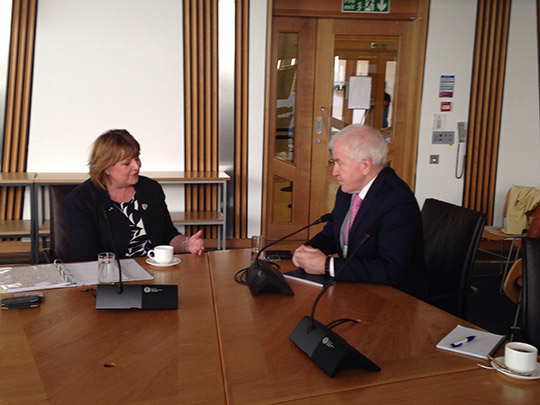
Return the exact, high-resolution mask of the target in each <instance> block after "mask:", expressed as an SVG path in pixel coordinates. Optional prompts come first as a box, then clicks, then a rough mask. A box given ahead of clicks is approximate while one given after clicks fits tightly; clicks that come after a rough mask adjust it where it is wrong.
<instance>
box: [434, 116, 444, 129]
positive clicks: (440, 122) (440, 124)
mask: <svg viewBox="0 0 540 405" xmlns="http://www.w3.org/2000/svg"><path fill="white" fill-rule="evenodd" d="M445 126H446V115H444V114H433V130H434V131H438V130H441V129H444V127H445Z"/></svg>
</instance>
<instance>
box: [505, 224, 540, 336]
mask: <svg viewBox="0 0 540 405" xmlns="http://www.w3.org/2000/svg"><path fill="white" fill-rule="evenodd" d="M526 236H527V237H529V238H540V214H537V213H535V215H534V216H533V219H532V221H531V225H530V226H529V230H528V231H527V234H526ZM522 241H523V239H518V240H516V247H517V248H518V249H521V247H522ZM522 275H523V259H521V258H520V259H517V260H516V261H515V262H514V264H513V265H512V267H511V268H510V270H509V271H508V274H507V276H506V277H505V279H504V284H503V292H504V294H505V295H506V296H507V297H508V298H509V299H510V301H512V302H513V303H515V304H517V309H516V314H515V316H514V323H513V324H512V327H511V330H512V335H513V334H514V332H515V331H517V330H519V329H520V328H519V325H518V324H519V313H520V309H521V290H522V287H523V277H522Z"/></svg>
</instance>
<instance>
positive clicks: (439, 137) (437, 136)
mask: <svg viewBox="0 0 540 405" xmlns="http://www.w3.org/2000/svg"><path fill="white" fill-rule="evenodd" d="M454 137H455V131H433V136H432V138H431V143H432V144H445V145H453V144H454Z"/></svg>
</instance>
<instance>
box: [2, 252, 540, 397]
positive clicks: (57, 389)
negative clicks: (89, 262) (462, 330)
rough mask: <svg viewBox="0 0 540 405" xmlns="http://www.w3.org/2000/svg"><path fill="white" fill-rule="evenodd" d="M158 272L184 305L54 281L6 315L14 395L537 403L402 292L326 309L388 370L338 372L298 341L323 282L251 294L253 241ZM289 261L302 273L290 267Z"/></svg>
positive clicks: (6, 380) (345, 294) (7, 368)
mask: <svg viewBox="0 0 540 405" xmlns="http://www.w3.org/2000/svg"><path fill="white" fill-rule="evenodd" d="M181 258H182V262H181V263H180V264H179V265H177V266H174V267H172V268H163V269H160V268H154V267H151V266H148V265H146V263H145V262H144V260H143V259H138V260H140V263H141V265H143V266H144V267H145V268H147V269H148V271H150V272H151V273H152V274H153V275H154V277H155V279H154V282H155V283H164V284H165V283H177V284H178V286H179V309H178V310H177V311H136V310H134V311H98V310H95V301H94V298H93V296H92V295H91V294H89V293H87V292H81V290H82V288H80V287H77V288H64V289H57V290H46V291H44V295H45V296H46V300H45V302H44V303H43V304H42V306H41V307H40V308H35V309H25V310H3V311H0V349H1V353H2V361H0V403H43V402H50V403H67V402H71V403H72V402H77V403H86V402H87V403H117V402H121V403H132V402H141V403H145V402H152V403H211V404H219V403H249V404H263V403H264V404H270V403H278V402H279V403H294V404H304V403H305V404H307V403H309V404H323V403H324V404H328V403H336V402H338V403H339V402H343V403H358V402H367V401H371V400H373V401H377V403H387V402H396V403H407V402H409V403H427V402H433V401H437V402H440V403H449V402H452V403H455V402H457V401H460V402H464V403H477V402H489V403H511V402H517V401H519V402H520V403H523V404H525V403H535V402H536V403H537V400H538V398H540V384H539V382H538V380H535V381H522V380H515V379H512V378H509V377H506V376H504V375H502V374H500V373H498V372H496V371H494V370H484V369H481V368H479V367H478V366H477V365H476V363H477V362H478V361H477V360H475V359H471V358H467V357H461V356H457V355H455V354H451V353H447V352H444V351H440V350H437V349H436V348H435V344H436V343H437V342H438V341H439V340H440V339H441V338H442V337H443V336H444V335H446V334H447V333H448V332H449V331H450V330H451V329H452V328H453V327H454V326H455V325H456V324H458V323H460V324H462V325H466V326H471V325H470V324H468V323H467V322H465V321H463V320H460V319H458V318H456V317H453V316H451V315H449V314H447V313H445V312H443V311H440V310H439V309H437V308H434V307H432V306H430V305H428V304H426V303H423V302H421V301H418V300H416V299H414V298H412V297H410V296H408V295H406V294H404V293H402V292H400V291H397V290H395V289H393V288H391V287H385V286H376V285H363V284H349V283H342V284H337V285H334V286H333V287H331V288H330V289H329V291H328V292H327V294H326V295H325V296H324V297H323V298H322V299H321V301H320V302H319V305H318V306H317V311H316V313H315V317H316V318H317V319H318V320H319V321H321V322H323V323H327V322H329V321H331V320H334V319H337V318H341V317H350V318H357V319H360V320H362V322H361V323H359V324H344V325H341V326H338V327H337V328H335V329H334V330H335V331H336V332H337V333H339V334H340V335H341V336H342V337H344V338H345V339H347V341H348V342H349V343H350V344H352V345H353V346H354V347H355V348H357V349H358V350H359V351H360V352H362V353H363V354H364V355H365V356H367V357H368V358H369V359H371V360H372V361H374V362H375V363H377V364H378V365H379V366H380V367H381V369H382V370H381V371H380V372H368V371H365V370H362V369H345V370H342V371H340V372H339V373H338V374H337V375H336V377H335V378H329V377H328V376H327V375H326V374H325V373H324V372H323V371H322V370H321V369H319V368H318V367H317V366H316V365H315V364H314V363H313V362H312V361H311V360H310V359H309V358H308V357H307V356H306V355H304V353H302V352H301V351H300V350H299V349H298V348H297V347H296V346H294V344H293V343H291V342H290V341H289V334H290V333H291V331H292V330H293V328H294V327H295V325H296V324H297V323H298V321H299V320H300V319H301V317H303V316H304V315H307V314H309V313H310V311H311V306H312V304H313V301H314V299H315V297H316V296H317V294H318V293H319V291H320V289H319V288H318V287H313V286H310V285H306V284H302V283H296V282H292V281H291V282H290V285H291V287H292V288H293V290H294V292H295V295H294V296H285V295H278V294H262V295H259V296H257V297H253V296H251V293H250V291H249V288H248V287H247V286H244V285H240V284H238V283H236V282H235V281H234V273H235V272H236V271H237V270H239V269H241V268H243V267H246V266H248V265H249V262H250V252H249V250H229V251H216V252H210V253H208V254H204V255H203V256H201V257H195V256H192V255H182V256H181ZM281 264H282V269H287V268H291V264H290V262H282V263H281Z"/></svg>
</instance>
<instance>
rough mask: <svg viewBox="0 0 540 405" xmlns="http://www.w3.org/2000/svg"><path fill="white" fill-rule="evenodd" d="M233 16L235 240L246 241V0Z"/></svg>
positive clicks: (247, 53)
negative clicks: (234, 22) (234, 50)
mask: <svg viewBox="0 0 540 405" xmlns="http://www.w3.org/2000/svg"><path fill="white" fill-rule="evenodd" d="M235 14H236V24H235V38H236V40H235V49H236V54H235V75H234V77H235V83H234V88H235V106H234V107H235V108H234V111H235V113H234V124H235V125H234V127H235V130H234V140H235V148H234V185H235V189H234V238H235V239H245V238H246V237H247V193H248V190H247V180H248V172H247V163H248V129H247V128H248V83H249V74H248V71H249V52H248V47H249V0H237V1H236V10H235ZM261 159H262V157H261Z"/></svg>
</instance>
